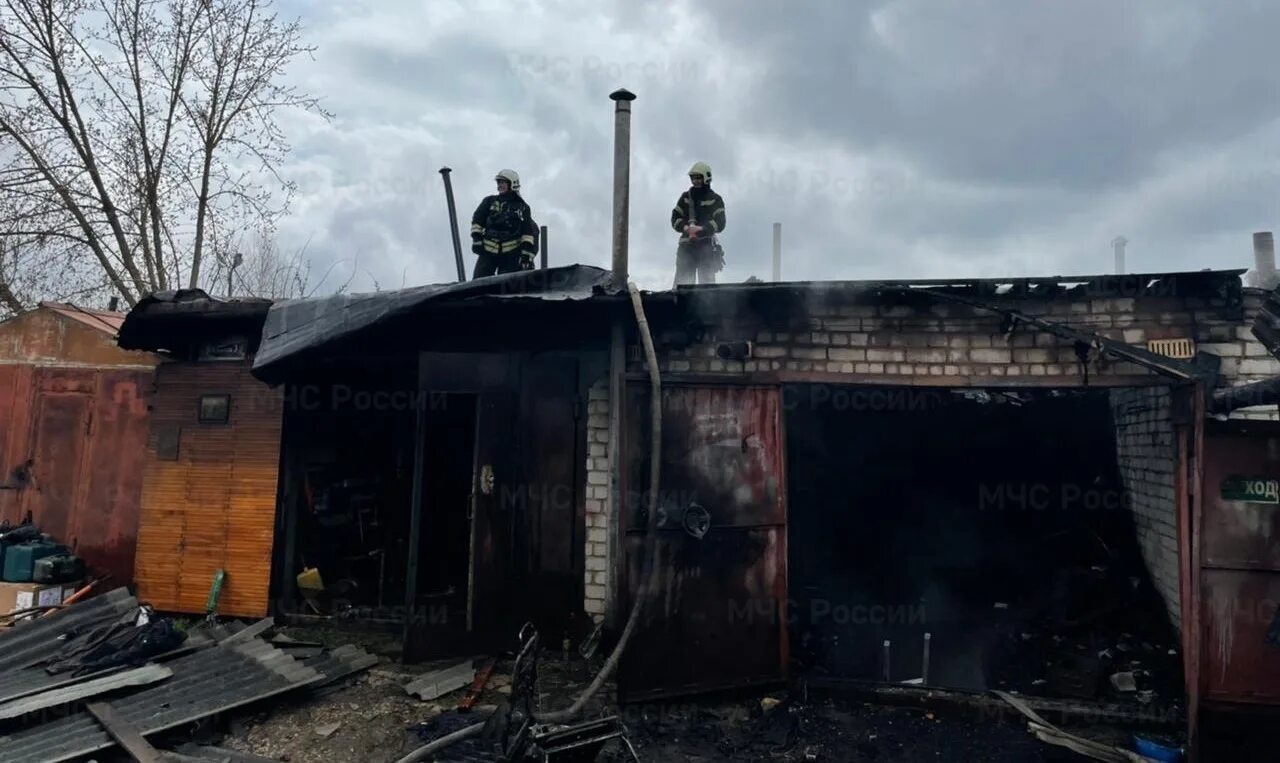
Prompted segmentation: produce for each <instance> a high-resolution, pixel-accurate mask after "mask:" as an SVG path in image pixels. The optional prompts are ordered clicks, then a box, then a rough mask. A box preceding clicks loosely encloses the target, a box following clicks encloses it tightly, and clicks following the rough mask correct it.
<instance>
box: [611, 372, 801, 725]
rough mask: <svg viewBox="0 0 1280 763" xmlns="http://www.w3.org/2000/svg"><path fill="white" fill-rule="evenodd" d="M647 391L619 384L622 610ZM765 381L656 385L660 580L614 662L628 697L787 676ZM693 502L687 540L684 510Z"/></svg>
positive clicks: (774, 420) (777, 500)
mask: <svg viewBox="0 0 1280 763" xmlns="http://www.w3.org/2000/svg"><path fill="white" fill-rule="evenodd" d="M648 399H649V392H648V390H647V388H646V387H643V386H632V387H629V388H628V395H627V401H626V412H625V416H626V432H625V439H624V445H623V447H624V463H625V470H624V485H623V491H624V493H623V495H624V498H623V511H624V515H625V526H626V535H625V538H624V549H625V553H626V572H625V576H624V590H625V591H626V601H625V602H624V611H627V610H629V608H630V607H631V602H632V601H633V600H634V597H635V595H636V591H637V588H638V586H639V584H640V577H641V571H642V568H641V565H642V564H643V560H642V558H641V557H642V551H643V531H644V527H645V523H646V514H645V511H646V509H645V492H646V490H647V485H648V471H649V460H650V459H649V435H648V432H649V415H648V410H649V406H648ZM780 408H781V406H780V394H779V391H778V389H777V388H773V387H750V386H740V387H717V386H670V387H666V388H665V389H664V390H663V419H662V427H663V431H662V455H661V488H660V490H661V494H660V496H659V501H658V503H659V512H660V514H659V518H658V519H659V524H660V527H661V529H660V530H659V542H658V546H659V549H660V553H659V558H660V559H661V560H662V564H661V567H660V568H659V570H660V574H659V582H658V587H657V589H656V591H654V592H653V598H652V599H650V601H649V603H648V606H647V607H646V609H645V611H644V616H643V618H642V621H641V623H640V626H639V632H638V633H636V635H635V642H633V645H632V646H631V647H630V648H629V649H628V650H627V652H626V653H625V654H624V655H623V659H622V664H621V665H620V666H619V674H618V691H619V696H620V697H622V698H623V699H624V700H626V701H633V700H639V699H648V698H654V697H661V696H673V695H681V694H689V693H694V692H701V691H710V690H716V689H724V688H730V687H735V686H746V685H755V684H764V683H773V682H777V681H781V680H783V679H785V677H786V664H787V635H786V603H787V583H786V578H787V576H786V559H787V549H786V543H787V541H786V505H785V495H786V491H785V488H784V485H783V481H784V475H785V471H784V468H783V450H784V447H783V440H782V428H781V415H780V414H781V411H780ZM693 505H696V506H700V507H702V508H704V509H705V510H706V511H707V512H708V513H709V515H710V522H709V529H708V530H707V532H706V534H705V535H704V536H703V537H701V538H697V537H695V535H694V534H692V533H690V532H688V531H687V530H686V529H685V525H684V522H683V518H684V513H685V511H686V510H687V509H688V508H689V507H690V506H693Z"/></svg>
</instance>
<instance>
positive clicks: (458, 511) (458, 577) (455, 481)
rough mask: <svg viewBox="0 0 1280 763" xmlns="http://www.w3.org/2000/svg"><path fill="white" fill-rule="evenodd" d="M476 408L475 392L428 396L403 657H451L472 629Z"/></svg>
mask: <svg viewBox="0 0 1280 763" xmlns="http://www.w3.org/2000/svg"><path fill="white" fill-rule="evenodd" d="M477 406H478V398H477V396H476V395H474V394H464V393H456V394H455V393H448V394H445V393H432V394H431V395H430V396H429V404H428V405H427V410H426V414H425V425H424V432H423V442H422V446H423V447H422V458H423V463H422V496H421V524H420V529H419V535H418V553H417V585H416V586H415V589H414V590H415V593H414V602H413V604H412V608H413V615H414V618H413V623H414V626H415V627H414V628H411V629H410V630H411V631H412V633H411V634H410V637H409V640H408V643H409V646H407V650H406V659H420V658H425V657H429V656H433V655H436V654H444V653H448V652H450V651H453V650H455V649H456V648H457V647H459V646H460V645H461V644H462V639H464V638H465V637H466V634H467V632H468V631H469V630H470V629H471V623H470V620H471V604H472V600H471V594H472V591H473V590H474V586H473V585H472V580H471V576H472V574H473V570H472V564H471V560H472V557H473V548H474V538H473V524H472V521H471V517H472V509H473V503H472V491H473V486H474V484H475V477H476V475H475V462H476V424H477V420H476V417H477V413H478V407H477ZM409 652H413V654H412V655H411V654H409Z"/></svg>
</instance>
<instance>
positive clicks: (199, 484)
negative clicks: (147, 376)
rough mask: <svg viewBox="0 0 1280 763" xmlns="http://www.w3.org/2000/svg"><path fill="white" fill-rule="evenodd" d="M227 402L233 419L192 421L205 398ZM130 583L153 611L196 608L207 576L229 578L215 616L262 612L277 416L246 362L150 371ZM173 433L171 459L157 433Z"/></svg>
mask: <svg viewBox="0 0 1280 763" xmlns="http://www.w3.org/2000/svg"><path fill="white" fill-rule="evenodd" d="M213 394H226V395H230V396H231V413H230V421H229V422H228V423H227V424H209V423H200V422H199V421H198V410H199V404H200V397H201V396H202V395H213ZM153 400H154V402H153V404H152V413H151V431H152V437H151V442H150V443H149V444H148V446H147V450H146V465H145V469H144V482H143V490H142V514H141V519H140V522H139V529H138V552H137V562H136V565H135V572H134V579H135V580H136V581H137V585H138V597H139V598H140V599H142V600H143V601H146V602H148V603H150V604H152V605H154V606H155V607H156V608H157V609H160V610H164V611H171V612H191V613H197V612H203V611H204V607H205V602H206V600H207V598H208V595H209V589H210V586H211V585H212V582H213V576H214V571H215V570H218V569H223V570H225V571H226V573H227V579H226V583H225V585H224V587H223V589H222V595H221V598H220V599H219V604H218V612H219V614H224V615H234V616H238V617H262V616H263V615H265V614H266V612H267V606H268V597H269V586H270V576H271V549H272V541H273V535H274V526H275V512H276V488H277V479H278V469H279V461H280V428H281V415H282V410H283V402H282V396H281V393H280V391H279V390H278V389H274V390H273V389H271V388H269V387H267V386H266V385H265V384H263V383H261V382H259V381H257V380H256V379H254V378H253V377H252V376H250V375H249V365H248V363H247V362H208V363H170V364H165V365H164V366H162V367H161V368H160V369H158V372H157V374H156V392H155V394H154V397H153ZM166 427H178V428H179V437H178V454H177V460H176V461H169V460H161V459H160V458H159V457H158V454H157V451H156V439H157V434H158V433H159V432H160V431H161V430H163V429H164V428H166Z"/></svg>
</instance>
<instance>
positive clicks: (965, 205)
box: [280, 0, 1280, 290]
mask: <svg viewBox="0 0 1280 763" xmlns="http://www.w3.org/2000/svg"><path fill="white" fill-rule="evenodd" d="M281 10H282V12H284V13H286V14H293V15H298V16H300V17H301V18H302V19H303V21H304V23H305V24H306V25H307V30H308V36H309V38H310V40H311V41H312V42H313V43H314V44H315V45H317V46H318V51H317V53H316V56H315V60H314V61H308V62H303V63H300V64H299V65H297V66H296V67H295V68H294V69H293V71H292V72H291V77H292V78H294V79H296V80H297V81H298V82H300V83H301V84H303V85H304V86H305V87H307V88H308V89H309V90H310V91H311V92H313V93H315V94H317V95H321V96H323V98H324V100H325V104H326V107H327V108H328V109H329V110H331V111H333V112H334V113H335V114H336V118H335V119H334V120H333V121H332V122H329V123H325V122H323V121H322V120H319V119H315V118H311V117H305V116H298V115H290V116H286V117H285V118H284V124H285V127H286V129H287V132H288V134H289V135H290V137H291V140H292V142H293V145H294V148H295V151H294V155H293V160H292V161H291V163H290V164H289V165H288V166H287V167H286V174H287V175H288V177H290V178H291V179H293V180H295V181H296V182H297V184H298V195H297V198H296V200H295V204H294V207H293V210H292V213H291V215H290V216H289V218H288V219H287V220H285V221H284V223H283V225H282V226H281V232H280V236H281V244H282V246H284V247H285V248H287V249H292V248H294V247H297V246H300V245H302V244H303V243H304V242H306V241H310V244H309V249H308V251H309V252H310V254H311V256H312V258H313V263H314V264H313V267H314V268H315V270H316V272H317V273H323V272H324V271H325V270H326V269H327V268H329V266H330V265H331V264H333V263H338V264H337V266H336V267H335V268H334V270H333V272H332V273H331V274H330V276H329V280H328V282H327V283H326V286H325V290H328V289H329V288H331V287H334V286H336V285H337V284H338V283H340V282H342V281H344V280H346V279H347V277H348V276H350V275H351V274H352V271H353V268H355V269H356V274H355V277H354V279H353V280H352V282H351V286H350V288H352V289H353V290H368V289H372V288H373V287H374V283H375V280H376V282H377V283H378V284H379V285H380V286H381V287H382V288H396V287H399V286H400V285H402V284H404V285H415V284H420V283H431V282H439V281H449V280H453V278H454V265H453V257H452V250H451V243H450V236H449V231H448V222H447V217H448V216H447V211H446V205H445V201H444V192H443V188H442V185H441V181H440V176H439V174H438V173H437V170H438V169H439V168H440V167H441V166H444V165H448V166H450V167H452V168H453V169H454V188H455V193H456V196H457V200H458V207H459V216H460V217H461V218H462V219H461V227H462V229H463V230H462V235H463V237H464V243H465V239H466V236H467V227H468V225H469V218H470V215H471V212H472V210H473V209H474V208H475V205H476V204H477V203H478V201H479V200H480V198H481V197H482V196H483V195H485V194H487V193H491V192H492V187H493V183H492V178H493V175H494V173H495V172H496V171H497V170H498V169H500V168H504V167H511V168H513V169H515V170H517V171H518V172H519V173H520V177H521V182H522V186H523V191H524V197H525V199H526V200H527V201H528V202H529V203H530V205H531V206H532V208H533V212H534V216H535V218H536V219H537V221H538V222H539V223H542V224H545V225H547V226H549V228H550V238H551V246H550V247H549V248H550V252H551V261H552V263H553V264H557V265H559V264H568V263H570V262H579V263H586V264H594V265H600V266H604V267H607V266H608V263H609V260H610V250H609V247H610V212H611V204H612V202H611V178H612V150H613V148H612V146H613V113H612V109H613V104H612V102H611V101H609V99H608V94H609V93H610V92H611V91H612V90H614V89H615V88H618V87H626V88H628V89H630V90H632V91H633V92H635V93H636V94H637V95H638V96H639V98H638V100H637V101H635V103H634V116H633V124H632V134H633V138H632V141H633V143H632V147H633V155H632V183H633V185H632V197H631V262H632V273H633V277H634V279H635V280H636V281H637V282H638V283H639V284H640V285H641V286H642V287H644V288H669V287H670V283H671V278H672V271H673V267H674V249H675V238H676V237H675V234H674V232H673V231H672V230H671V229H670V227H669V226H668V220H669V214H670V210H671V206H672V204H673V202H674V201H675V199H676V197H677V195H678V194H679V193H680V192H681V191H682V190H683V189H684V187H686V186H687V185H688V181H687V178H686V176H685V173H686V172H687V170H688V168H689V166H690V165H691V164H692V163H693V162H694V161H698V160H703V161H706V162H708V163H710V164H711V166H712V169H713V172H714V176H715V181H714V183H713V186H714V187H715V189H716V190H717V191H719V192H720V193H721V195H723V196H724V198H725V201H726V207H727V212H728V229H727V232H726V234H725V235H724V236H723V238H722V240H723V243H724V246H725V249H726V254H727V266H726V269H725V271H724V272H723V273H722V274H721V278H722V280H726V281H742V280H745V279H746V278H747V277H748V276H751V275H756V276H759V277H763V278H768V277H769V274H770V261H771V237H772V223H774V222H775V221H776V222H781V223H782V226H783V243H784V250H785V252H784V260H785V263H784V277H785V278H786V279H788V280H803V279H863V278H926V277H952V276H1004V275H1055V274H1064V275H1071V274H1085V273H1097V272H1109V271H1110V270H1111V268H1112V250H1111V244H1110V242H1111V240H1112V239H1113V238H1114V237H1115V236H1116V235H1124V236H1125V237H1126V238H1128V239H1129V242H1130V243H1129V245H1128V260H1129V269H1130V270H1131V271H1133V270H1146V271H1157V270H1199V269H1201V268H1207V267H1212V268H1231V267H1248V266H1249V265H1250V264H1251V258H1252V255H1251V251H1252V246H1251V239H1250V234H1251V233H1252V232H1253V231H1255V230H1271V229H1273V228H1280V209H1278V208H1277V204H1276V201H1277V199H1280V150H1278V149H1280V67H1278V66H1277V60H1276V59H1277V52H1276V50H1277V49H1276V45H1275V42H1276V39H1277V31H1276V30H1277V29H1280V3H1276V2H1274V0H1232V2H1229V3H1208V2H1203V1H1195V0H1126V1H1125V2H1120V3H1117V2H1114V0H1105V1H1104V0H1073V1H1072V2H1060V1H1055V0H964V1H963V2H961V1H960V0H883V1H880V2H861V1H857V0H829V1H828V0H787V1H786V2H782V1H781V0H700V1H699V2H696V3H695V2H673V3H658V2H642V1H640V0H616V1H615V0H501V1H497V0H467V1H466V2H455V1H454V0H416V1H415V0H377V1H376V2H374V1H372V0H329V2H323V3H322V2H313V1H312V0H305V1H304V0H284V3H283V5H282V7H281ZM465 256H466V261H467V268H468V272H470V268H471V264H472V261H473V259H474V258H473V256H472V255H471V254H470V253H469V252H466V253H465Z"/></svg>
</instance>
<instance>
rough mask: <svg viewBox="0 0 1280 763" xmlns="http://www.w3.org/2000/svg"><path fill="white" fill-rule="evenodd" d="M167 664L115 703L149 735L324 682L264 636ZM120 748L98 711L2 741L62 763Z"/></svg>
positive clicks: (28, 756)
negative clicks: (164, 671)
mask: <svg viewBox="0 0 1280 763" xmlns="http://www.w3.org/2000/svg"><path fill="white" fill-rule="evenodd" d="M167 666H168V667H169V668H171V669H172V670H173V673H174V675H173V677H172V678H170V679H168V680H166V681H163V682H162V683H160V684H157V685H156V686H153V687H151V688H148V689H144V690H142V691H139V692H135V693H133V694H130V695H128V696H126V697H121V698H119V699H116V700H114V701H112V702H111V703H110V705H111V708H112V710H114V711H115V713H116V714H117V715H119V716H120V717H121V718H122V719H123V720H125V721H126V722H127V723H129V724H130V725H132V726H134V727H135V728H137V729H139V731H140V732H141V733H142V734H144V735H145V734H154V733H156V732H158V731H163V730H165V729H171V728H174V727H176V726H180V725H182V724H184V723H189V722H191V721H194V720H197V719H199V718H203V717H205V716H208V715H212V714H214V713H218V712H223V711H226V710H230V709H233V708H236V707H239V706H241V705H245V704H248V703H250V702H256V701H258V700H261V699H265V698H268V697H272V696H275V695H277V694H280V693H282V692H286V691H290V690H292V689H296V688H298V687H301V686H306V685H309V684H314V683H316V682H318V681H320V680H322V676H321V674H320V673H318V672H316V671H315V670H313V669H311V668H308V667H306V666H305V665H303V664H301V663H300V662H298V661H297V660H294V659H293V658H292V657H289V656H288V655H286V654H285V653H283V652H281V651H280V650H278V649H275V648H274V647H272V646H271V645H269V644H267V643H266V642H265V641H262V640H261V639H251V640H250V641H248V642H247V643H243V644H237V645H235V646H230V647H215V648H212V649H205V650H203V651H200V652H196V653H195V654H192V655H188V656H186V657H181V658H179V659H176V660H174V661H173V662H170V663H167ZM114 745H115V742H114V741H113V740H112V739H111V737H110V736H109V735H108V734H107V732H106V731H105V730H103V728H102V727H101V725H99V724H98V722H97V721H95V720H94V719H93V717H92V716H90V715H89V714H88V713H85V712H79V713H75V714H74V715H71V716H68V717H66V718H62V719H59V720H56V721H52V722H50V723H45V724H42V725H40V726H36V727H34V728H30V729H26V730H23V731H20V732H17V733H15V734H12V735H10V736H7V737H4V738H0V760H3V761H5V762H6V763H56V762H57V761H63V760H71V759H73V758H77V757H79V756H82V755H88V754H91V753H94V752H97V751H99V750H105V749H107V748H110V747H113V746H114Z"/></svg>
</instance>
